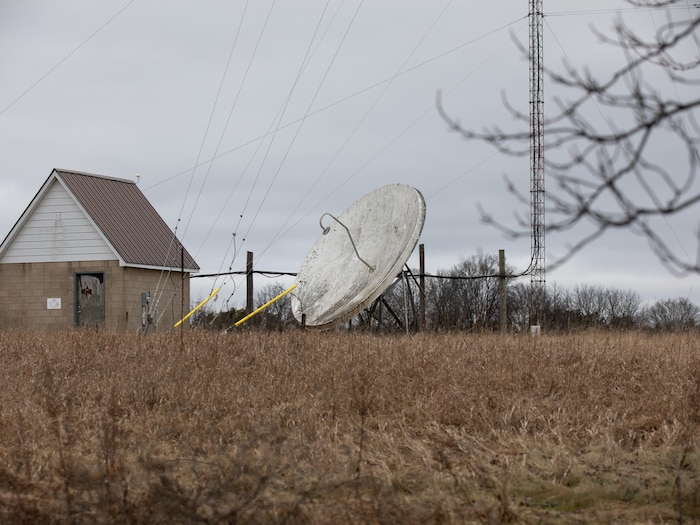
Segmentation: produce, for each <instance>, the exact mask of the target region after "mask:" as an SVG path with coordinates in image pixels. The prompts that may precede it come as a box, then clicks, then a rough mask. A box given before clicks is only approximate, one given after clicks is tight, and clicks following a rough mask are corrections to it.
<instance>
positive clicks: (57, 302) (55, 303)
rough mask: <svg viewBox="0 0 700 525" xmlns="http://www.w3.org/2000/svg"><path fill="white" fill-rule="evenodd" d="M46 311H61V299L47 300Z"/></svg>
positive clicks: (50, 298)
mask: <svg viewBox="0 0 700 525" xmlns="http://www.w3.org/2000/svg"><path fill="white" fill-rule="evenodd" d="M46 309H47V310H60V309H61V298H60V297H49V298H48V299H46Z"/></svg>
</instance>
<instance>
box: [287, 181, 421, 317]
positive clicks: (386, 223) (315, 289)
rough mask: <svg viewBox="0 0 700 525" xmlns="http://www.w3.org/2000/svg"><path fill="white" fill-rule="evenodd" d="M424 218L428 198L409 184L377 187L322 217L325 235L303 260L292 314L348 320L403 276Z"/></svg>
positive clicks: (298, 275)
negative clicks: (337, 213) (402, 273)
mask: <svg viewBox="0 0 700 525" xmlns="http://www.w3.org/2000/svg"><path fill="white" fill-rule="evenodd" d="M424 223H425V200H424V199H423V195H421V193H420V192H419V191H418V190H417V189H415V188H413V187H411V186H407V185H405V184H391V185H389V186H384V187H382V188H379V189H377V190H375V191H372V192H370V193H368V194H367V195H365V196H364V197H362V198H361V199H360V200H358V201H357V202H355V203H354V204H352V205H351V206H350V207H349V208H347V209H346V210H345V211H344V212H343V213H342V214H341V215H340V216H339V217H337V218H336V217H334V216H333V215H331V214H329V213H325V214H324V215H323V216H321V228H322V229H323V233H322V235H321V236H320V237H319V239H318V240H317V241H316V243H315V244H314V246H313V247H312V248H311V251H310V252H309V253H308V255H307V256H306V258H305V259H304V262H303V263H302V265H301V268H300V270H299V273H298V274H297V280H296V283H295V284H296V287H297V288H296V292H295V294H294V295H293V296H292V313H293V315H294V317H295V318H296V320H297V321H299V322H302V316H304V317H305V325H306V327H308V328H316V329H326V328H331V327H333V326H335V325H337V324H339V323H343V322H345V321H347V320H348V319H350V318H351V317H352V316H354V315H355V314H357V313H358V312H360V311H362V310H363V309H364V308H365V307H367V305H369V304H370V303H371V302H372V301H374V300H375V299H376V298H377V297H379V296H380V295H381V294H382V292H383V291H384V290H385V289H386V288H387V286H389V285H390V284H391V283H392V281H393V280H394V278H395V277H396V276H397V275H398V273H399V272H400V270H401V268H402V267H403V265H404V264H406V261H407V260H408V258H409V256H410V255H411V252H412V251H413V249H414V248H415V246H416V243H417V242H418V238H419V237H420V234H421V231H422V230H423V224H424Z"/></svg>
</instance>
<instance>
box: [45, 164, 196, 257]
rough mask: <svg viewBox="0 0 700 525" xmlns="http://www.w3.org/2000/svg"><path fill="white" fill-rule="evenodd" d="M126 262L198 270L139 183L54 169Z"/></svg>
mask: <svg viewBox="0 0 700 525" xmlns="http://www.w3.org/2000/svg"><path fill="white" fill-rule="evenodd" d="M54 173H55V174H56V177H57V178H59V179H60V180H61V181H62V182H63V183H64V184H65V185H66V187H67V188H68V190H69V191H70V192H71V193H72V194H73V195H74V196H75V198H76V199H77V200H78V202H79V203H80V205H81V206H82V207H83V208H84V209H85V211H86V212H87V213H88V215H90V218H91V219H92V220H93V222H94V223H95V225H96V226H97V227H98V228H99V229H100V230H101V231H102V233H103V234H104V236H105V237H106V238H107V240H108V241H109V243H110V244H111V245H112V246H113V247H114V249H115V250H116V251H117V254H118V255H119V257H121V259H122V260H123V261H124V263H126V264H133V265H144V266H157V267H164V268H173V269H175V270H177V269H179V268H181V266H183V262H184V268H185V270H199V266H198V265H197V263H196V262H195V261H194V259H193V258H192V256H191V255H190V254H189V252H188V251H187V250H186V249H183V250H182V261H181V249H182V244H181V243H180V241H179V240H178V239H177V238H176V237H175V235H174V234H173V232H172V230H171V229H170V228H169V227H168V225H167V224H165V221H164V220H163V218H162V217H161V216H160V215H158V212H157V211H156V210H155V208H153V206H152V205H151V203H150V202H149V201H148V199H146V196H145V195H144V194H143V193H141V190H139V188H138V186H136V183H134V182H133V181H130V180H126V179H117V178H113V177H105V176H101V175H93V174H90V173H81V172H77V171H66V170H58V169H56V170H54Z"/></svg>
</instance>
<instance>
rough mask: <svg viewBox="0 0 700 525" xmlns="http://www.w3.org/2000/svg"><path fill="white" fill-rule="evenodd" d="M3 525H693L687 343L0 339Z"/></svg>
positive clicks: (696, 379)
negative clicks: (641, 524)
mask: <svg viewBox="0 0 700 525" xmlns="http://www.w3.org/2000/svg"><path fill="white" fill-rule="evenodd" d="M0 377H1V379H0V384H1V385H2V390H1V391H0V396H1V397H0V522H1V523H76V524H82V523H98V524H99V523H265V524H267V523H402V524H411V523H416V524H418V523H421V524H423V523H508V522H510V523H681V522H682V523H700V447H699V445H700V442H699V441H700V335H698V333H697V332H694V333H685V334H670V335H649V334H640V333H624V332H619V333H618V332H615V333H611V332H608V333H579V334H570V335H543V336H541V337H537V338H532V337H530V336H506V337H501V336H497V335H467V334H456V333H455V334H440V333H437V334H436V333H432V334H419V335H415V336H410V337H408V336H379V335H371V334H365V333H352V332H351V333H340V332H333V333H314V332H300V331H289V332H285V333H265V332H256V331H252V332H249V331H242V332H237V333H232V334H227V335H224V334H219V333H199V332H186V333H184V334H179V333H176V334H170V335H153V336H149V337H146V338H140V337H138V336H136V335H134V336H130V335H115V334H106V333H94V332H88V331H68V332H63V333H58V334H51V335H42V334H27V333H8V332H3V333H0Z"/></svg>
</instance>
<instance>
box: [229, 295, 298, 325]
mask: <svg viewBox="0 0 700 525" xmlns="http://www.w3.org/2000/svg"><path fill="white" fill-rule="evenodd" d="M296 287H297V285H296V284H293V285H292V287H291V288H288V289H287V290H285V291H284V292H282V293H281V294H279V295H278V296H277V297H275V298H274V299H270V300H269V301H268V302H266V303H265V304H264V305H262V306H261V307H260V308H258V309H257V310H255V311H254V312H251V313H249V314H248V315H246V316H245V317H244V318H243V319H241V320H239V321H236V322H235V323H233V326H235V327H236V328H238V325H241V324H243V323H245V322H246V321H247V320H248V319H250V318H251V317H253V316H254V315H255V314H258V313H260V312H261V311H262V310H264V309H265V308H267V307H268V306H270V305H271V304H272V303H274V302H275V301H276V300H278V299H282V297H284V296H285V295H287V294H288V293H289V292H291V291H292V290H294V288H296Z"/></svg>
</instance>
